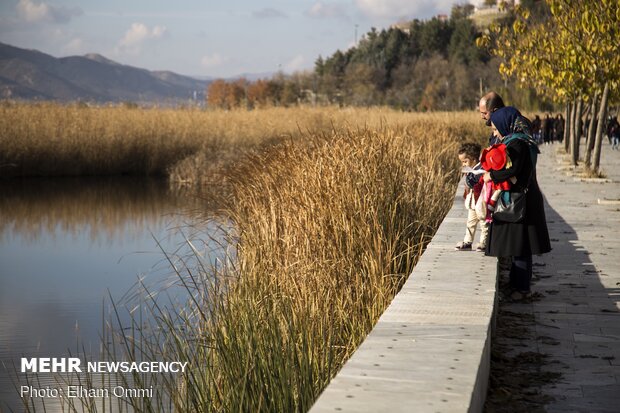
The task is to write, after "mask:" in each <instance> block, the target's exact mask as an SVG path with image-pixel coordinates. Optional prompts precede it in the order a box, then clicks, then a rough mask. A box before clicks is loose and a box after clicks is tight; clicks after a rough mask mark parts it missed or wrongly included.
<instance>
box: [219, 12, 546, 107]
mask: <svg viewBox="0 0 620 413" xmlns="http://www.w3.org/2000/svg"><path fill="white" fill-rule="evenodd" d="M523 3H529V4H530V7H531V8H532V9H538V8H540V7H539V5H538V3H542V2H539V1H530V2H523ZM535 12H536V13H539V12H540V11H536V10H535ZM473 13H474V6H472V5H456V6H454V7H453V8H452V11H451V14H450V16H449V17H448V16H437V17H434V18H432V19H430V20H425V21H422V20H413V21H410V22H406V23H399V24H395V25H393V26H392V27H390V28H387V29H383V30H380V31H379V30H377V29H374V28H373V29H372V30H371V31H370V32H368V33H367V34H366V35H364V36H363V37H362V39H361V40H360V41H359V42H358V43H357V45H356V46H355V47H351V48H350V49H348V50H346V51H340V50H338V51H336V52H335V53H334V54H333V55H331V56H328V57H321V56H319V57H318V58H317V60H316V62H315V68H314V70H313V71H311V72H306V73H297V74H294V75H292V76H284V75H283V74H278V75H276V76H274V77H273V78H271V79H264V80H259V81H256V82H248V81H246V80H245V79H239V80H235V81H224V80H219V81H216V82H213V83H212V84H211V85H210V87H209V89H208V93H207V95H208V97H207V104H208V105H209V106H210V107H224V108H232V107H235V106H247V107H249V108H252V107H260V106H265V105H277V106H289V105H296V104H298V103H304V104H315V105H316V104H319V105H322V104H339V105H343V106H374V105H387V106H391V107H394V108H398V109H402V110H417V111H432V110H462V109H470V108H472V107H474V106H475V105H476V104H477V101H478V97H479V96H480V95H481V94H482V93H483V92H484V91H487V90H490V89H493V90H497V91H498V92H499V93H500V94H502V95H503V96H504V97H505V98H506V99H507V101H509V102H511V103H514V104H517V105H519V106H520V107H523V108H538V107H540V105H541V101H540V100H539V99H538V98H536V97H535V94H534V93H532V92H531V91H529V90H519V93H514V90H515V84H514V83H513V81H510V80H503V79H502V77H501V75H500V72H499V65H500V58H498V57H496V56H492V55H491V54H490V53H489V52H488V51H487V50H485V49H483V48H480V47H478V46H477V45H476V39H478V38H479V37H481V36H482V35H483V31H484V30H486V28H485V27H479V26H477V25H476V23H475V20H474V19H472V16H473ZM496 14H497V16H498V17H496V18H495V21H496V22H497V23H499V24H500V25H507V24H511V23H512V21H513V20H514V17H513V14H512V13H496Z"/></svg>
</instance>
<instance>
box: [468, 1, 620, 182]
mask: <svg viewBox="0 0 620 413" xmlns="http://www.w3.org/2000/svg"><path fill="white" fill-rule="evenodd" d="M543 4H544V5H545V6H547V13H546V16H544V17H545V18H543V19H541V18H540V15H539V16H533V15H532V14H531V12H530V10H529V9H528V8H523V7H517V8H515V10H514V12H515V13H514V21H513V23H512V24H511V25H509V26H503V27H502V26H495V27H493V28H492V30H491V32H490V33H488V34H487V35H485V36H482V37H481V38H480V39H479V40H478V44H479V45H481V46H485V47H487V48H488V50H489V51H490V52H491V53H493V54H494V55H496V56H498V57H499V58H501V59H502V62H501V64H500V72H501V73H502V75H503V76H505V77H514V78H516V79H518V81H519V82H520V83H521V84H522V85H523V86H525V87H528V88H535V89H536V90H537V91H539V92H540V93H542V94H544V95H545V96H548V97H550V98H551V99H552V100H553V101H554V102H556V103H559V104H564V105H565V107H566V109H565V110H566V116H565V118H566V119H567V121H568V122H567V126H568V127H566V128H565V136H564V142H565V149H566V152H567V153H570V154H571V159H572V162H573V164H574V165H577V162H578V160H579V145H580V138H581V130H582V122H583V118H584V112H586V113H585V115H586V116H585V117H588V116H589V118H590V120H589V128H588V131H587V134H586V144H585V145H586V148H585V153H584V156H583V160H584V163H585V166H586V167H587V168H589V169H591V170H593V171H595V172H598V169H599V165H600V151H601V143H602V135H603V130H604V125H605V122H606V116H607V108H608V106H609V104H610V103H616V102H618V100H619V98H620V93H619V92H620V90H619V89H620V49H619V40H618V39H620V0H598V1H592V2H586V1H582V0H545V2H544V3H543Z"/></svg>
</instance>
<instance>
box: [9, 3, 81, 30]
mask: <svg viewBox="0 0 620 413" xmlns="http://www.w3.org/2000/svg"><path fill="white" fill-rule="evenodd" d="M15 8H16V9H17V15H18V16H19V18H20V19H22V20H25V21H27V22H30V23H38V22H52V23H62V24H64V23H69V21H71V19H72V18H73V17H77V16H81V15H82V14H84V12H83V11H82V9H80V8H79V7H64V6H54V5H50V4H48V3H45V2H35V1H33V0H19V2H18V3H17V5H16V6H15Z"/></svg>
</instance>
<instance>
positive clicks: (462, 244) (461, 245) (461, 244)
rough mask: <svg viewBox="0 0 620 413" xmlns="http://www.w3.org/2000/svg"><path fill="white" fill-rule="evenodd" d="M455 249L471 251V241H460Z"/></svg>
mask: <svg viewBox="0 0 620 413" xmlns="http://www.w3.org/2000/svg"><path fill="white" fill-rule="evenodd" d="M454 250H455V251H471V242H459V243H458V244H456V247H454Z"/></svg>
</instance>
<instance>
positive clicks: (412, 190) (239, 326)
mask: <svg viewBox="0 0 620 413" xmlns="http://www.w3.org/2000/svg"><path fill="white" fill-rule="evenodd" d="M450 124H451V123H450V121H449V119H445V120H443V121H437V120H433V121H432V122H431V121H429V122H426V121H419V122H415V123H412V124H409V125H406V126H395V127H392V126H385V127H383V128H380V129H377V130H372V129H352V128H350V129H340V130H337V131H332V132H330V133H321V132H316V133H308V134H306V135H304V136H302V138H303V139H299V140H296V141H287V142H283V143H281V144H279V145H275V146H273V147H270V148H269V149H266V150H264V151H260V152H257V153H255V154H253V155H251V156H249V157H247V158H245V159H244V160H242V161H241V162H240V163H238V164H237V165H236V167H235V169H234V170H233V171H232V172H230V174H229V176H228V177H227V179H228V180H229V182H230V184H231V188H232V193H231V197H230V199H229V200H228V204H227V207H226V208H225V211H224V212H225V215H226V216H227V217H228V218H229V219H230V220H232V222H234V230H231V232H230V233H229V237H230V239H231V240H233V241H234V246H235V248H234V251H233V254H232V255H233V256H234V257H235V258H234V260H232V261H231V262H229V263H223V265H222V266H220V267H219V268H211V267H208V268H207V267H204V266H201V265H186V266H179V265H176V268H177V271H178V274H179V279H180V280H183V282H184V283H185V284H186V286H187V288H188V290H189V291H191V292H192V293H193V298H192V300H190V301H189V303H188V305H187V306H185V307H182V308H181V307H174V306H164V305H161V304H157V303H155V302H154V301H153V302H150V303H146V305H147V306H148V307H149V308H150V311H151V312H152V313H154V315H155V317H154V318H155V319H157V320H159V325H158V326H157V328H149V329H144V328H136V329H135V330H136V331H158V332H161V333H159V334H160V335H159V336H157V337H155V338H153V337H148V338H145V337H138V339H135V338H134V337H129V338H127V337H125V338H123V340H122V341H124V342H126V343H129V344H130V346H128V348H130V351H127V354H126V355H125V356H126V357H131V358H136V359H148V360H151V359H161V357H162V356H163V357H165V359H167V360H182V361H189V362H190V365H191V371H190V373H188V374H186V375H184V376H183V377H182V378H181V379H180V380H169V381H162V379H161V378H158V377H153V378H151V380H154V381H155V382H153V383H152V384H154V386H156V388H164V389H165V391H164V392H162V393H161V398H160V399H158V400H150V401H149V402H148V403H152V404H150V405H148V406H145V405H144V403H145V400H143V399H141V400H135V401H134V403H135V406H134V407H135V408H136V410H140V411H145V410H149V409H150V410H161V409H164V404H166V403H167V402H168V401H170V400H171V401H172V404H173V405H174V409H175V410H176V411H201V412H202V411H205V412H206V411H214V412H215V411H300V412H302V411H306V410H307V409H308V408H309V407H310V406H311V405H312V403H313V401H314V400H315V399H316V397H318V395H319V394H320V392H321V390H322V389H323V388H324V387H325V386H326V385H327V383H328V382H329V380H330V379H331V377H333V375H334V374H336V372H337V371H338V370H339V369H340V367H341V366H342V364H343V363H344V362H345V361H346V360H347V358H348V357H349V356H350V355H351V354H352V352H353V351H354V350H355V349H356V348H357V346H358V345H359V343H360V342H361V341H362V340H363V338H364V337H365V336H366V335H367V334H368V332H369V331H370V330H371V328H372V326H373V325H374V323H375V322H376V321H377V319H378V318H379V316H380V315H381V313H382V312H383V311H384V309H385V307H386V306H387V305H388V304H389V302H390V301H391V299H392V297H393V296H394V294H395V293H396V292H397V291H398V289H399V288H400V286H401V285H402V283H403V282H404V281H405V279H406V277H407V275H408V274H409V273H410V271H411V269H412V268H413V265H414V263H415V261H416V259H417V257H418V256H419V253H420V252H421V250H422V249H423V247H424V245H425V244H426V242H428V241H429V240H430V238H431V237H432V234H433V233H434V231H435V229H436V228H437V226H438V225H439V223H440V222H441V220H442V219H443V217H444V216H445V213H446V212H447V211H448V210H449V208H450V207H451V205H452V199H453V194H454V190H455V185H456V182H457V179H458V168H459V164H458V161H457V158H456V148H457V145H458V144H459V140H458V139H455V138H454V136H453V135H452V132H450V126H449V125H450ZM472 125H474V124H473V122H472V123H470V124H469V126H470V127H472ZM198 261H199V262H200V259H199V260H198ZM136 343H139V344H136ZM114 357H116V358H118V357H119V355H118V354H115V356H114ZM158 380H159V381H158ZM158 403H159V404H158Z"/></svg>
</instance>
